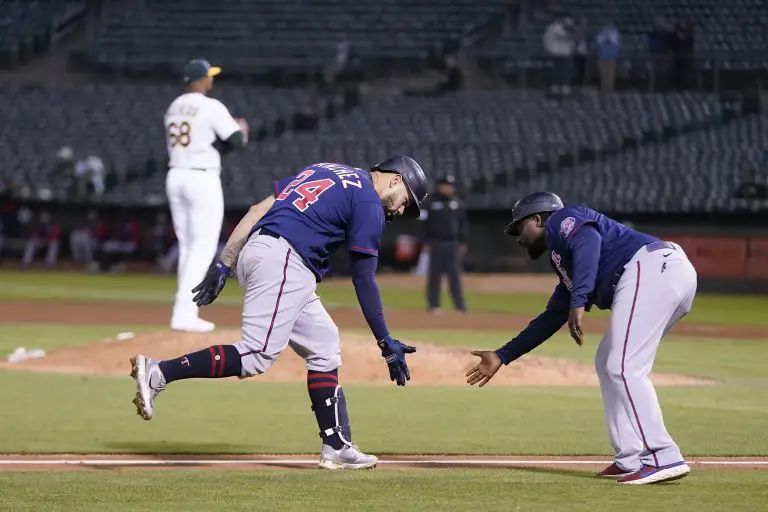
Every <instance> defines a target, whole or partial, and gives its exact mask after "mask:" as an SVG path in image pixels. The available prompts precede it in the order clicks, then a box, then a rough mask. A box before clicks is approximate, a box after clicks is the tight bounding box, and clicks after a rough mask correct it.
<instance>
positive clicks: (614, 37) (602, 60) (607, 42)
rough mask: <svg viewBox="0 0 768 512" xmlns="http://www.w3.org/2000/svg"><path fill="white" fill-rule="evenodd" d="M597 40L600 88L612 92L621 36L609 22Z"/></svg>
mask: <svg viewBox="0 0 768 512" xmlns="http://www.w3.org/2000/svg"><path fill="white" fill-rule="evenodd" d="M595 40H596V42H597V56H598V59H599V61H598V62H599V64H598V66H599V68H600V88H601V89H602V90H604V91H612V90H613V88H614V85H615V84H616V61H617V60H618V59H619V46H620V45H621V34H620V33H619V29H618V28H616V25H614V23H613V22H612V21H607V22H606V23H605V24H604V25H603V28H602V29H601V30H600V32H599V33H598V34H597V38H596V39H595Z"/></svg>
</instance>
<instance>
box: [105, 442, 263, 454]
mask: <svg viewBox="0 0 768 512" xmlns="http://www.w3.org/2000/svg"><path fill="white" fill-rule="evenodd" d="M106 447H107V448H111V449H114V450H119V451H121V452H126V453H133V454H141V455H157V456H158V457H161V456H162V455H169V454H221V453H249V452H251V451H253V447H248V446H244V445H240V444H228V443H190V442H185V441H128V442H118V443H109V444H107V445H106Z"/></svg>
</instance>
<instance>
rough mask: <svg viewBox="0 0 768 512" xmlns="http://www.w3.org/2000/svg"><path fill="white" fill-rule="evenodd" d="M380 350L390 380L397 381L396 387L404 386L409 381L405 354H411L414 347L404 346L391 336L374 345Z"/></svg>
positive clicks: (409, 374) (409, 376)
mask: <svg viewBox="0 0 768 512" xmlns="http://www.w3.org/2000/svg"><path fill="white" fill-rule="evenodd" d="M376 344H377V345H378V346H379V348H380V349H381V357H383V358H384V360H385V361H386V362H387V366H388V367H389V378H390V380H394V381H397V385H398V386H405V381H408V380H411V372H409V371H408V363H406V362H405V354H413V353H414V352H416V347H412V346H410V345H406V344H405V343H401V342H400V341H399V340H396V339H395V338H393V337H392V336H387V337H386V338H383V339H380V340H379V341H378V342H377V343H376Z"/></svg>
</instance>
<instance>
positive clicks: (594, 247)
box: [546, 206, 658, 309]
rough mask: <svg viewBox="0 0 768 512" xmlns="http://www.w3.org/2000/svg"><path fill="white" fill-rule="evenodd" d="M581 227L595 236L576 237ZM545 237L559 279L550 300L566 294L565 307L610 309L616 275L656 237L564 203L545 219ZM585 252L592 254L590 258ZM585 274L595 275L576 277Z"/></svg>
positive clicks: (583, 208)
mask: <svg viewBox="0 0 768 512" xmlns="http://www.w3.org/2000/svg"><path fill="white" fill-rule="evenodd" d="M585 228H593V229H594V230H595V231H596V232H597V234H598V235H599V236H598V235H594V236H593V237H588V236H582V237H579V236H578V235H579V233H581V232H582V231H583V230H584V229H585ZM579 238H582V240H579ZM546 239H547V247H548V248H549V249H550V251H551V252H550V259H551V263H552V268H553V270H554V271H555V273H556V274H557V275H558V277H559V278H560V285H559V286H558V290H556V291H555V295H553V300H554V301H556V302H559V301H562V300H563V299H565V297H566V295H570V297H569V304H568V306H569V307H586V306H591V305H592V304H594V305H596V306H597V307H598V308H600V309H610V308H611V304H612V302H613V285H614V284H615V283H616V276H617V275H618V274H619V273H620V272H621V271H622V269H623V268H624V266H625V265H626V264H627V263H628V262H629V260H630V259H632V257H633V256H634V255H635V253H636V252H637V251H638V250H640V248H641V247H643V246H645V245H648V244H650V243H653V242H656V241H658V238H655V237H653V236H651V235H647V234H645V233H640V232H638V231H635V230H633V229H629V228H628V227H626V226H624V225H623V224H620V223H619V222H616V221H614V220H612V219H610V218H608V217H606V216H605V215H603V214H602V213H599V212H596V211H595V210H592V209H590V208H587V207H584V206H566V207H565V208H562V209H560V210H558V211H556V212H554V213H553V214H552V215H551V216H550V217H549V219H547V226H546ZM574 244H580V247H583V250H582V251H581V252H582V254H580V255H579V256H578V257H579V258H581V260H583V261H575V257H574V252H579V251H574V249H575V245H574ZM584 252H586V253H587V254H583V253H584ZM589 252H594V253H595V254H594V255H592V256H594V258H591V257H590V254H589ZM594 263H596V264H597V268H596V274H594V272H593V271H590V269H589V268H588V267H589V266H591V265H593V264H594ZM579 267H582V268H579ZM589 274H593V275H595V279H594V282H579V280H578V279H577V277H578V276H579V275H583V276H585V277H587V276H588V275H589ZM585 280H586V281H589V279H585ZM566 292H569V293H566Z"/></svg>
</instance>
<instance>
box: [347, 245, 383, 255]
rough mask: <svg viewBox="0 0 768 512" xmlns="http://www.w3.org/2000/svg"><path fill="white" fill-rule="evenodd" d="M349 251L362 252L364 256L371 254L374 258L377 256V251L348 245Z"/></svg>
mask: <svg viewBox="0 0 768 512" xmlns="http://www.w3.org/2000/svg"><path fill="white" fill-rule="evenodd" d="M349 250H350V251H356V252H364V253H365V254H372V255H374V256H378V255H379V251H377V250H374V249H368V248H366V247H358V246H356V245H350V246H349Z"/></svg>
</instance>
